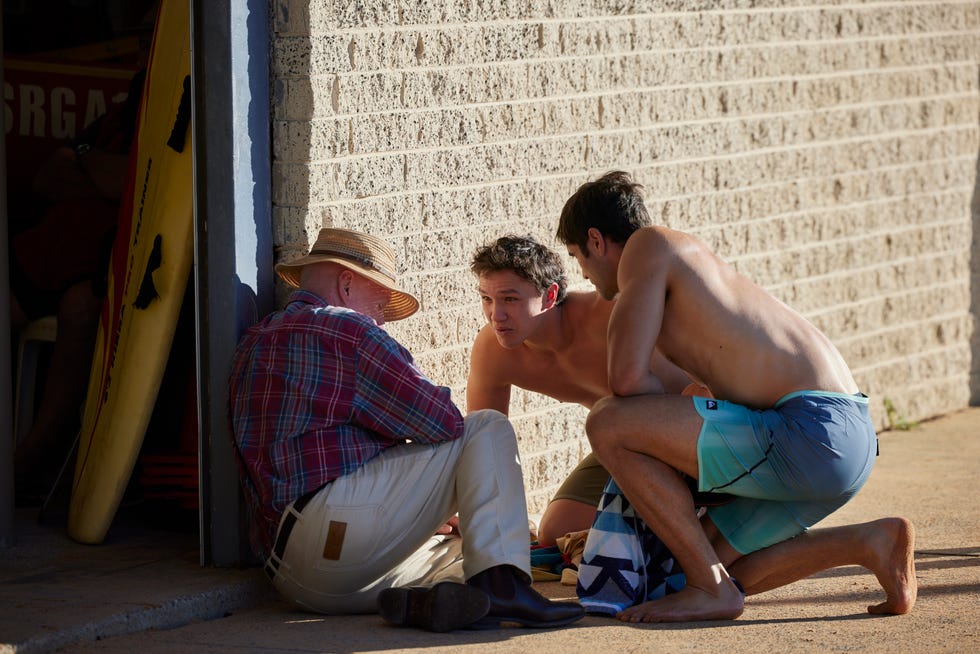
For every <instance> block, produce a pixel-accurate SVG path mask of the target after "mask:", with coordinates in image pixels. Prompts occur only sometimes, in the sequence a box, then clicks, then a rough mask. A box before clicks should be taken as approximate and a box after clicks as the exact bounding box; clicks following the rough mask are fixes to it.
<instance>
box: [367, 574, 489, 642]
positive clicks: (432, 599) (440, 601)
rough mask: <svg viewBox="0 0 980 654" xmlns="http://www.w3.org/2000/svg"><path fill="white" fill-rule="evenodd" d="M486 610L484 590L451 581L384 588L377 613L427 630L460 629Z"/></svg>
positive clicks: (487, 602)
mask: <svg viewBox="0 0 980 654" xmlns="http://www.w3.org/2000/svg"><path fill="white" fill-rule="evenodd" d="M489 609H490V600H489V598H488V597H487V595H486V593H484V592H483V591H481V590H479V589H477V588H474V587H472V586H468V585H466V584H457V583H453V582H450V581H444V582H441V583H438V584H436V585H435V586H431V587H424V586H412V587H400V588H386V589H385V590H383V591H381V594H380V595H379V596H378V613H380V614H381V617H382V618H384V619H385V621H387V622H390V623H391V624H395V625H399V626H402V627H418V628H419V629H428V630H429V631H439V632H443V631H452V630H453V629H462V628H463V627H466V626H469V625H471V624H472V623H474V622H476V621H477V620H479V619H480V618H482V617H483V616H485V615H486V614H487V611H488V610H489Z"/></svg>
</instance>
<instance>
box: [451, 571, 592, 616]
mask: <svg viewBox="0 0 980 654" xmlns="http://www.w3.org/2000/svg"><path fill="white" fill-rule="evenodd" d="M466 583H468V584H470V585H471V586H475V587H477V588H479V589H480V590H482V591H483V592H485V593H486V594H487V595H489V596H490V611H489V612H488V613H487V616H486V617H485V618H483V619H482V620H479V621H477V622H475V623H473V624H472V625H471V627H470V628H472V629H492V628H495V627H499V626H500V623H501V622H517V623H519V624H521V625H524V626H525V627H541V628H543V627H560V626H562V625H566V624H569V623H571V622H575V621H576V620H578V619H579V618H581V617H582V616H584V615H585V609H584V608H582V606H581V605H580V604H578V603H577V602H553V601H551V600H549V599H547V598H546V597H542V596H541V595H540V594H539V593H538V592H537V591H536V590H534V589H533V588H531V582H530V580H528V579H526V578H525V576H524V574H523V573H521V572H520V571H519V570H518V569H517V568H515V567H513V566H510V565H498V566H494V567H492V568H488V569H487V570H484V571H483V572H481V573H480V574H478V575H475V576H473V577H472V578H471V579H468V580H467V582H466Z"/></svg>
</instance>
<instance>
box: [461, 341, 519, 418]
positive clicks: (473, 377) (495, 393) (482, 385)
mask: <svg viewBox="0 0 980 654" xmlns="http://www.w3.org/2000/svg"><path fill="white" fill-rule="evenodd" d="M501 354H503V351H502V348H501V347H500V345H498V344H497V340H496V338H495V337H494V335H493V333H492V332H490V331H489V330H488V328H486V327H484V328H483V329H481V330H480V333H479V334H477V335H476V341H474V343H473V349H472V351H471V352H470V376H469V379H468V380H467V381H466V411H467V412H470V411H477V410H479V409H496V410H497V411H500V412H501V413H503V414H504V415H508V413H509V410H510V386H511V385H510V382H509V381H508V380H506V379H504V370H503V369H502V367H501V366H499V365H497V364H498V363H499V362H500V359H501Z"/></svg>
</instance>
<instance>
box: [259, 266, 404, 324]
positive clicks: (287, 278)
mask: <svg viewBox="0 0 980 654" xmlns="http://www.w3.org/2000/svg"><path fill="white" fill-rule="evenodd" d="M326 262H333V263H337V264H340V265H341V266H343V267H344V268H347V269H348V270H351V271H353V272H355V273H357V274H358V275H361V276H363V277H366V278H367V279H370V280H371V281H372V282H375V283H376V284H378V285H380V286H383V287H384V288H386V289H388V290H389V291H391V300H390V301H389V302H388V306H386V307H385V310H384V317H385V322H394V321H396V320H403V319H405V318H408V317H409V316H410V315H412V314H413V313H415V312H416V311H418V310H419V301H418V300H417V299H415V297H414V296H413V295H412V294H411V293H408V292H406V291H403V290H402V289H400V288H398V287H397V286H396V285H395V284H394V282H393V281H392V280H391V279H390V278H389V277H388V276H386V275H383V274H382V273H380V272H378V271H377V270H374V269H372V268H367V267H363V266H360V265H358V264H357V262H356V261H351V260H349V259H345V258H343V257H338V256H332V255H326V254H307V255H306V256H304V257H300V258H299V259H296V260H295V261H290V262H288V263H279V264H276V274H278V275H279V277H281V278H282V280H283V281H284V282H286V283H287V284H289V285H290V286H295V287H296V288H299V284H300V278H301V276H302V271H303V267H304V266H308V265H310V264H311V263H326Z"/></svg>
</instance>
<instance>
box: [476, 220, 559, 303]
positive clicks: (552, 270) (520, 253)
mask: <svg viewBox="0 0 980 654" xmlns="http://www.w3.org/2000/svg"><path fill="white" fill-rule="evenodd" d="M470 270H471V271H473V274H474V275H476V276H477V277H482V276H483V275H486V274H487V273H493V272H499V271H501V270H509V271H511V272H513V273H515V274H516V275H517V276H518V277H520V278H521V279H523V280H525V281H527V282H529V283H531V284H532V285H533V286H534V288H536V289H537V290H538V291H539V292H540V293H544V292H545V291H546V290H548V287H549V286H551V285H552V284H558V299H557V304H561V303H562V302H563V301H564V300H565V295H566V294H567V293H568V279H567V278H566V277H565V266H564V264H562V261H561V257H559V256H558V253H556V252H555V251H554V250H552V249H551V248H548V247H547V246H544V245H542V244H541V243H539V242H538V241H536V240H535V239H534V237H533V236H531V235H527V236H516V235H514V234H508V235H507V236H501V237H500V238H498V239H497V240H496V241H494V242H493V243H490V244H489V245H484V246H482V247H480V248H478V249H477V251H476V252H475V253H474V254H473V260H472V261H471V262H470Z"/></svg>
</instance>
